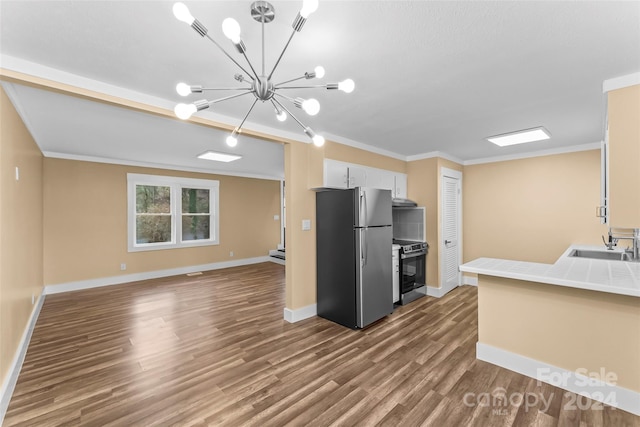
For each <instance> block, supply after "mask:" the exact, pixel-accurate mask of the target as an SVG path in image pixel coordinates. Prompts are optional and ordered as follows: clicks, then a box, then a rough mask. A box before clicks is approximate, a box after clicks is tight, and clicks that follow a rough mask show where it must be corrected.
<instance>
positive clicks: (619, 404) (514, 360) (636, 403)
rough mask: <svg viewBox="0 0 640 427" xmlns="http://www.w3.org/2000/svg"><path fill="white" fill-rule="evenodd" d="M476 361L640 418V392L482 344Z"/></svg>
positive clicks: (477, 347) (477, 351)
mask: <svg viewBox="0 0 640 427" xmlns="http://www.w3.org/2000/svg"><path fill="white" fill-rule="evenodd" d="M476 358H477V359H479V360H483V361H485V362H489V363H492V364H494V365H497V366H501V367H503V368H506V369H509V370H511V371H514V372H517V373H519V374H522V375H526V376H527V377H530V378H534V379H536V380H538V381H541V382H545V383H547V384H551V385H553V386H556V387H559V388H562V389H564V390H567V391H570V392H573V393H576V394H581V395H583V396H586V397H589V398H591V399H592V400H596V401H598V402H602V403H605V404H607V405H611V406H615V407H616V408H620V409H622V410H623V411H627V412H631V413H632V414H635V415H640V392H637V391H633V390H629V389H626V388H624V387H620V386H617V385H612V384H608V383H605V382H604V381H599V380H594V379H592V378H589V377H587V376H585V375H581V374H579V373H576V372H573V371H569V370H567V369H563V368H559V367H557V366H553V365H549V364H548V363H544V362H540V361H538V360H535V359H531V358H528V357H525V356H521V355H519V354H516V353H512V352H510V351H507V350H503V349H500V348H497V347H493V346H491V345H488V344H483V343H481V342H478V343H476Z"/></svg>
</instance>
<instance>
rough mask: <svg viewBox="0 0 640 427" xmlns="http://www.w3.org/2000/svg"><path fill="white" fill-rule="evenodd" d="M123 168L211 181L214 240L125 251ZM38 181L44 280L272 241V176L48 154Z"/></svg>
mask: <svg viewBox="0 0 640 427" xmlns="http://www.w3.org/2000/svg"><path fill="white" fill-rule="evenodd" d="M127 173H142V174H155V175H169V176H181V177H188V178H200V179H216V180H219V181H220V244H219V245H215V246H202V247H196V248H180V249H167V250H156V251H146V252H131V253H129V252H127ZM44 179H45V183H44V283H45V284H47V285H51V284H59V283H67V282H73V281H79V280H89V279H96V278H102V277H112V276H117V275H122V274H131V273H141V272H148V271H155V270H164V269H170V268H178V267H186V266H192V265H200V264H209V263H214V262H221V261H230V260H235V259H242V258H251V257H258V256H266V255H268V252H269V250H270V249H275V248H276V246H277V244H278V243H279V242H280V221H274V219H273V216H274V215H279V214H280V189H279V181H270V180H261V179H252V178H241V177H232V176H222V175H208V174H199V173H187V172H178V171H167V170H160V169H150V168H138V167H130V166H120V165H111V164H102V163H92V162H82V161H75V160H60V159H51V158H47V159H45V161H44ZM231 251H233V252H234V256H233V257H230V255H229V252H231ZM121 263H126V264H127V270H126V271H120V264H121Z"/></svg>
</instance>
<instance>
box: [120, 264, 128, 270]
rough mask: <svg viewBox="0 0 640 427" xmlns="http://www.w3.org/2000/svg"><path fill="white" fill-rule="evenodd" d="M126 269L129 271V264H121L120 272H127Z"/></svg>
mask: <svg viewBox="0 0 640 427" xmlns="http://www.w3.org/2000/svg"><path fill="white" fill-rule="evenodd" d="M126 269H127V264H125V263H124V262H123V263H122V264H120V271H125V270H126Z"/></svg>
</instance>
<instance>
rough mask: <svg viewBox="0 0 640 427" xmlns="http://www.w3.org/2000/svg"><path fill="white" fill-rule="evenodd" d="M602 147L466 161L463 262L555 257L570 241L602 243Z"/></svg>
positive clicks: (540, 260) (603, 230) (550, 258)
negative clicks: (599, 211) (476, 162)
mask: <svg viewBox="0 0 640 427" xmlns="http://www.w3.org/2000/svg"><path fill="white" fill-rule="evenodd" d="M599 201H600V151H599V150H590V151H581V152H576V153H567V154H558V155H553V156H544V157H534V158H529V159H520V160H513V161H505V162H495V163H486V164H480V165H471V166H465V168H464V178H463V236H464V237H463V238H464V246H463V250H464V262H468V261H472V260H474V259H476V258H479V257H491V258H504V259H512V260H519V261H531V262H542V263H554V262H555V261H556V260H557V259H558V257H559V256H560V255H562V253H563V252H564V251H565V250H566V249H567V248H568V247H569V246H570V245H571V244H574V243H576V244H578V243H581V244H601V243H602V239H601V235H603V234H606V233H607V228H606V226H605V225H602V224H600V220H599V219H598V218H596V217H595V206H597V205H598V204H599Z"/></svg>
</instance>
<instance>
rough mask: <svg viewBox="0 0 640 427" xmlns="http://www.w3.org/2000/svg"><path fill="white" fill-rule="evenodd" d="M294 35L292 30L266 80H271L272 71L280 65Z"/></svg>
mask: <svg viewBox="0 0 640 427" xmlns="http://www.w3.org/2000/svg"><path fill="white" fill-rule="evenodd" d="M296 33H297V31H296V30H295V28H294V30H293V31H292V32H291V35H290V36H289V40H287V44H285V45H284V49H282V52H280V56H279V57H278V60H277V61H276V63H275V65H274V66H273V69H272V70H271V72H270V73H269V77H267V80H271V76H273V73H274V71H276V68H278V64H280V60H281V59H282V56H283V55H284V53H285V52H286V50H287V48H288V47H289V43H291V39H292V38H293V36H294V35H295V34H296Z"/></svg>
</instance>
